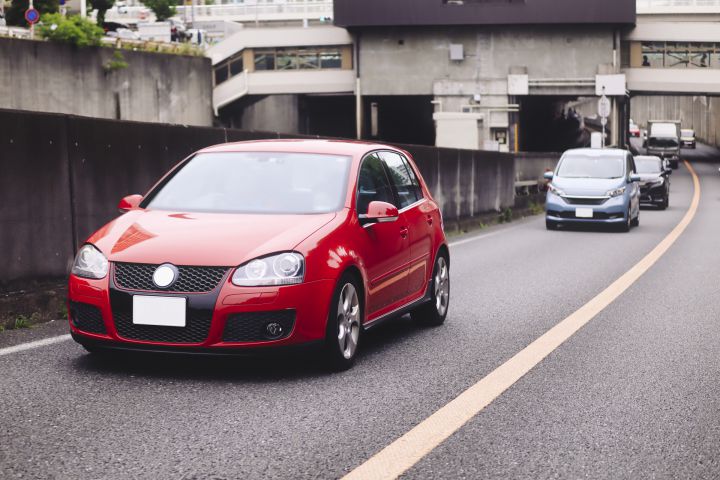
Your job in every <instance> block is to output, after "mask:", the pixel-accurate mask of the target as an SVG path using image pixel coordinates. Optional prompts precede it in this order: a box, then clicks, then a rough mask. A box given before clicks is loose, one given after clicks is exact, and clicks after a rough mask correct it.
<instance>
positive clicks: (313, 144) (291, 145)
mask: <svg viewBox="0 0 720 480" xmlns="http://www.w3.org/2000/svg"><path fill="white" fill-rule="evenodd" d="M384 148H392V149H396V147H391V146H389V145H383V144H379V143H373V142H362V141H354V140H316V139H279V140H252V141H247V142H235V143H223V144H220V145H213V146H211V147H207V148H204V149H202V150H201V152H204V153H216V152H308V153H323V154H330V155H352V156H361V155H363V154H365V153H366V152H369V151H371V150H377V149H384Z"/></svg>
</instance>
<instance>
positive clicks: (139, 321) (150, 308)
mask: <svg viewBox="0 0 720 480" xmlns="http://www.w3.org/2000/svg"><path fill="white" fill-rule="evenodd" d="M186 301H187V300H186V299H185V298H182V297H144V296H141V295H135V296H133V323H134V324H135V325H157V326H161V327H184V326H185V303H186Z"/></svg>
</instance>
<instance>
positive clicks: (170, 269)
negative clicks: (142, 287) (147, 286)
mask: <svg viewBox="0 0 720 480" xmlns="http://www.w3.org/2000/svg"><path fill="white" fill-rule="evenodd" d="M178 273H179V272H178V269H177V267H176V266H175V265H172V264H170V263H164V264H162V265H160V266H159V267H158V268H157V269H155V273H153V283H154V284H155V285H156V286H157V287H159V288H168V287H169V286H170V285H172V284H173V283H175V280H177V277H178Z"/></svg>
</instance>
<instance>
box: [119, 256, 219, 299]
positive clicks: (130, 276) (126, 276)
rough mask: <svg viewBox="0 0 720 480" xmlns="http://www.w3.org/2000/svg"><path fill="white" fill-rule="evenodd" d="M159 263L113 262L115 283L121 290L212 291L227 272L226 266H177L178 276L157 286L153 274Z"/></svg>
mask: <svg viewBox="0 0 720 480" xmlns="http://www.w3.org/2000/svg"><path fill="white" fill-rule="evenodd" d="M158 267H159V265H151V264H146V263H115V264H114V271H115V284H116V285H117V286H118V287H119V288H121V289H123V290H142V291H149V292H160V291H162V292H175V293H203V292H211V291H213V290H214V289H215V288H216V287H217V286H218V285H219V284H220V282H221V281H222V279H223V278H224V277H225V275H226V274H227V272H228V270H229V268H228V267H180V266H179V267H177V268H178V278H177V280H176V281H175V283H173V284H172V285H171V286H170V287H169V288H165V289H161V288H158V287H157V286H156V285H155V283H154V282H153V274H154V273H155V270H156V269H157V268H158Z"/></svg>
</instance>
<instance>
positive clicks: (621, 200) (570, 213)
mask: <svg viewBox="0 0 720 480" xmlns="http://www.w3.org/2000/svg"><path fill="white" fill-rule="evenodd" d="M578 208H591V209H592V211H593V217H592V218H581V217H578V216H577V215H576V213H577V209H578ZM545 209H546V215H545V218H546V219H547V220H549V221H552V222H557V223H578V224H581V223H607V224H615V223H623V222H626V221H627V219H626V215H627V210H628V206H627V203H626V200H625V197H624V196H622V195H621V196H619V197H613V198H609V199H607V200H606V201H604V202H603V203H601V204H599V205H587V204H576V203H569V202H568V201H566V200H565V199H564V198H563V197H560V196H558V195H555V194H554V193H552V192H548V195H547V200H546V202H545Z"/></svg>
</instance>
